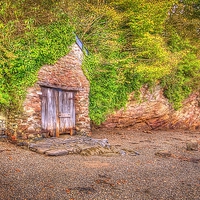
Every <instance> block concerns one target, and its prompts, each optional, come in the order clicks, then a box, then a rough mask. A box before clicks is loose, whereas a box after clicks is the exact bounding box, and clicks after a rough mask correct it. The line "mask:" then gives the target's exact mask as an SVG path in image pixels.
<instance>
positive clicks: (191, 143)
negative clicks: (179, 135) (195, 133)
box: [186, 140, 198, 151]
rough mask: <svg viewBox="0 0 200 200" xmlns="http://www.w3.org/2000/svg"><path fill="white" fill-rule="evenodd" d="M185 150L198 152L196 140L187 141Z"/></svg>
mask: <svg viewBox="0 0 200 200" xmlns="http://www.w3.org/2000/svg"><path fill="white" fill-rule="evenodd" d="M186 149H187V150H188V151H198V142H197V141H196V140H191V141H187V142H186Z"/></svg>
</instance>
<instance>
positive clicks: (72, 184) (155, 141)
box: [0, 130, 200, 200]
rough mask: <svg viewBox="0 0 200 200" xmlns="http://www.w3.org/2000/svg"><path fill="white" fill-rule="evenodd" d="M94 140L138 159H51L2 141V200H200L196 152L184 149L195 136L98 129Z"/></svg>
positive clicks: (199, 158)
mask: <svg viewBox="0 0 200 200" xmlns="http://www.w3.org/2000/svg"><path fill="white" fill-rule="evenodd" d="M72 137H73V136H72ZM92 137H94V138H107V139H108V141H109V143H110V144H111V145H113V146H116V147H118V148H121V149H124V150H125V151H126V152H129V151H130V152H132V151H134V152H137V154H133V155H131V154H126V155H116V156H103V155H102V156H81V155H65V156H58V157H49V156H45V155H41V154H37V153H35V152H32V151H29V150H26V149H22V148H20V147H17V146H15V145H13V144H10V143H8V142H2V141H0V200H10V199H11V200H12V199H16V200H18V199H19V200H21V199H23V200H25V199H26V200H29V199H30V200H32V199H34V200H36V199H45V200H50V199H52V200H57V199H67V200H94V199H97V200H106V199H107V200H111V199H113V200H114V199H120V200H121V199H129V200H162V199H164V200H181V199H183V200H200V149H199V150H198V151H187V150H186V141H188V140H196V141H198V142H200V133H199V132H194V133H191V132H183V131H173V132H172V131H168V132H167V131H166V132H165V131H157V132H154V131H153V132H148V131H147V132H136V131H132V130H112V131H111V130H96V131H94V132H93V135H92ZM199 146H200V144H199ZM160 152H161V153H160Z"/></svg>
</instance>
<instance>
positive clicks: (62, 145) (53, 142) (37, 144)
mask: <svg viewBox="0 0 200 200" xmlns="http://www.w3.org/2000/svg"><path fill="white" fill-rule="evenodd" d="M28 149H29V150H31V151H34V152H36V153H39V154H44V155H46V156H63V155H70V154H79V155H83V156H94V155H104V156H114V155H134V156H135V155H139V153H138V152H135V151H132V150H125V149H120V148H119V147H115V146H111V145H110V144H109V143H108V140H107V139H95V138H91V137H87V136H70V137H68V138H54V137H52V138H43V139H41V140H39V141H34V142H30V143H29V144H28Z"/></svg>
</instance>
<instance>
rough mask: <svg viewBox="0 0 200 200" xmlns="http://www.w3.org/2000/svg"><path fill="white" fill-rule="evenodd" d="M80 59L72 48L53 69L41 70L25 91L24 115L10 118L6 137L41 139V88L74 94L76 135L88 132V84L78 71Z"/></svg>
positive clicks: (78, 50) (77, 52) (42, 68)
mask: <svg viewBox="0 0 200 200" xmlns="http://www.w3.org/2000/svg"><path fill="white" fill-rule="evenodd" d="M82 59H83V53H82V51H81V50H80V48H79V47H78V46H77V45H76V44H74V45H73V46H72V48H71V51H70V52H69V54H68V55H66V56H64V57H63V58H61V59H59V60H58V61H57V62H56V63H55V65H45V66H43V67H41V69H40V71H39V72H38V82H37V83H36V84H35V85H34V86H33V87H31V88H28V90H27V96H26V99H25V101H24V103H23V112H22V113H20V114H19V113H18V114H16V115H12V116H10V117H9V120H8V121H9V129H8V135H11V136H12V137H14V138H17V137H20V138H23V139H27V138H31V137H40V136H41V134H42V129H41V128H42V127H41V94H42V92H41V86H46V87H48V86H50V87H57V88H61V89H64V90H70V91H74V93H75V100H74V101H75V113H76V131H77V133H81V134H88V133H89V132H90V119H89V108H88V106H89V81H88V80H87V79H86V77H85V76H84V74H83V71H82V69H81V64H82Z"/></svg>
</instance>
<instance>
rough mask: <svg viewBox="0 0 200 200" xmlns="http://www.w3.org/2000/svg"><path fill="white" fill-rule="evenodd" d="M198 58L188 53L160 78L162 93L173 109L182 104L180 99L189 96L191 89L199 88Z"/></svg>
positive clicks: (199, 63)
mask: <svg viewBox="0 0 200 200" xmlns="http://www.w3.org/2000/svg"><path fill="white" fill-rule="evenodd" d="M199 78H200V60H197V58H196V55H194V54H192V53H188V54H186V55H185V57H184V58H183V59H182V61H181V62H180V63H179V64H178V66H177V69H174V70H173V72H172V73H170V74H169V75H167V76H166V77H164V78H163V80H162V83H161V84H162V86H163V87H164V89H165V90H164V93H165V95H166V97H167V98H168V99H169V101H170V102H171V103H173V105H174V108H175V109H179V108H180V107H181V106H182V104H181V103H182V101H183V100H184V99H185V98H186V97H188V96H189V94H190V93H191V92H192V91H193V90H197V89H200V83H199V81H194V80H200V79H199Z"/></svg>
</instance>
